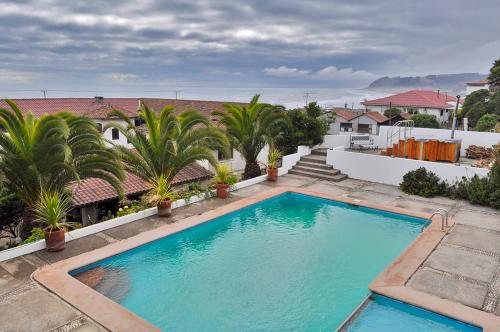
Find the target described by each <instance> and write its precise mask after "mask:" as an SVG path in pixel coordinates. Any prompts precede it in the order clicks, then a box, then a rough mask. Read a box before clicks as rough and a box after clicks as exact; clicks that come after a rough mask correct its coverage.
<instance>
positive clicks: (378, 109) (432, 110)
mask: <svg viewBox="0 0 500 332" xmlns="http://www.w3.org/2000/svg"><path fill="white" fill-rule="evenodd" d="M393 107H394V108H399V109H400V110H402V111H403V112H407V111H408V110H409V109H410V108H405V107H398V106H393ZM366 108H367V109H368V110H370V111H374V112H378V113H380V114H384V111H385V110H387V109H389V106H367V107H366ZM459 108H461V106H459ZM411 109H412V110H416V111H417V112H418V113H420V114H430V115H434V116H436V119H437V120H438V121H439V122H440V123H443V122H446V121H448V120H449V119H450V117H451V114H453V107H451V106H450V109H449V110H448V112H446V110H444V111H443V116H441V110H440V109H437V108H416V107H411Z"/></svg>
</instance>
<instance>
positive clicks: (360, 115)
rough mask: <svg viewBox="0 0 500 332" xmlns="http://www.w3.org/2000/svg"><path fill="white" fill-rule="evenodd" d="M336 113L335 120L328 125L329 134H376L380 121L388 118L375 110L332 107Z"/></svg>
mask: <svg viewBox="0 0 500 332" xmlns="http://www.w3.org/2000/svg"><path fill="white" fill-rule="evenodd" d="M333 111H335V113H336V114H337V116H336V118H335V122H334V123H332V124H331V125H330V130H329V132H328V133H329V134H333V135H336V134H345V133H366V134H373V135H377V134H378V129H379V126H380V124H381V123H383V122H384V121H386V120H388V119H387V117H386V116H384V115H383V114H380V113H377V112H372V111H369V112H365V111H364V110H348V109H345V108H335V109H333Z"/></svg>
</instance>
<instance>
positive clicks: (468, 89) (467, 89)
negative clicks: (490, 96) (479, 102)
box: [465, 84, 490, 96]
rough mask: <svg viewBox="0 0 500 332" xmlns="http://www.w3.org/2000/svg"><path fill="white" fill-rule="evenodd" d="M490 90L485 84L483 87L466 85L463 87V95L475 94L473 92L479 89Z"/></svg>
mask: <svg viewBox="0 0 500 332" xmlns="http://www.w3.org/2000/svg"><path fill="white" fill-rule="evenodd" d="M489 88H490V85H489V84H486V85H484V86H472V85H466V86H465V95H466V96H468V95H470V94H471V93H473V92H475V91H478V90H481V89H486V90H488V89H489Z"/></svg>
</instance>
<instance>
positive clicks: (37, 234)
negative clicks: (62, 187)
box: [21, 227, 45, 244]
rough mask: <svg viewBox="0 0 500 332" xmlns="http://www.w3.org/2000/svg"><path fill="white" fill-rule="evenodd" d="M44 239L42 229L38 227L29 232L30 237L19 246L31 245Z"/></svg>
mask: <svg viewBox="0 0 500 332" xmlns="http://www.w3.org/2000/svg"><path fill="white" fill-rule="evenodd" d="M44 238H45V235H44V232H43V229H41V228H40V227H35V228H33V229H32V230H31V235H30V236H28V237H27V238H26V239H25V240H24V241H23V242H21V244H27V243H33V242H36V241H38V240H42V239H44Z"/></svg>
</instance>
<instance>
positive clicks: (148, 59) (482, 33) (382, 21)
mask: <svg viewBox="0 0 500 332" xmlns="http://www.w3.org/2000/svg"><path fill="white" fill-rule="evenodd" d="M499 11H500V2H499V1H498V0H482V1H481V5H477V4H476V3H475V2H474V1H456V0H440V1H435V0H420V1H418V2H408V1H398V0H378V1H376V2H370V1H348V0H316V1H312V2H304V1H302V0H288V1H261V0H260V1H259V0H245V1H243V0H217V1H215V0H214V1H190V2H186V1H184V0H170V1H168V2H165V1H160V0H148V1H141V2H136V1H132V0H107V1H99V2H98V5H95V6H88V5H87V4H86V3H84V2H79V1H65V0H51V1H37V0H23V1H19V0H3V1H1V3H0V30H1V31H2V33H1V34H0V64H2V68H4V70H9V71H17V70H21V71H22V72H24V74H23V73H21V74H18V75H17V77H16V78H12V77H14V76H16V75H13V74H12V73H7V75H3V76H2V77H4V78H5V80H3V82H1V81H0V89H6V88H8V82H9V79H10V78H12V79H13V80H17V81H18V82H19V81H22V82H23V83H22V84H25V85H26V89H39V87H40V86H43V87H44V88H54V89H56V88H59V89H68V90H70V88H72V87H73V88H75V89H76V88H85V87H87V86H89V85H91V86H93V87H95V88H98V87H99V88H102V89H107V88H110V87H115V86H116V85H118V84H128V85H129V84H136V87H137V93H138V94H140V91H141V90H140V89H141V88H142V85H141V80H140V79H141V78H146V77H147V79H148V81H162V82H165V81H179V80H182V81H183V82H188V83H190V84H192V85H207V86H213V85H224V84H225V85H229V86H242V85H253V86H267V85H273V84H274V85H277V86H285V85H288V84H298V83H297V82H303V83H304V84H306V83H308V82H313V83H314V84H317V85H322V86H325V87H331V86H341V87H343V86H344V85H345V84H347V83H345V82H351V83H352V85H354V86H363V82H364V81H366V80H368V79H371V78H372V75H373V78H375V77H376V76H385V75H398V74H400V75H405V74H408V73H411V74H419V75H426V74H434V73H446V72H477V71H480V72H486V71H487V70H488V69H489V67H490V66H491V63H492V61H493V60H494V59H495V58H498V54H499V53H498V50H499V46H498V45H499V43H500V37H499V36H498V31H499V30H500V20H495V19H491V15H492V13H495V12H499ZM367 17H368V18H369V19H367ZM478 22H481V24H478ZM207 68H210V70H206V69H207ZM263 68H265V69H264V70H263ZM236 72H237V73H241V75H232V76H231V75H228V74H227V73H236ZM103 73H105V74H103ZM137 73H140V75H139V76H140V77H139V78H138V77H133V76H130V75H138V74H137ZM34 74H39V76H37V77H35V76H33V75H34ZM103 75H104V76H103ZM236 76H238V77H236ZM54 77H56V78H57V79H54ZM35 78H36V79H35ZM290 78H297V79H290ZM300 78H303V79H304V80H299V79H300ZM132 82H135V83H132ZM294 82H295V83H294ZM337 82H339V83H337ZM35 84H39V85H37V86H35Z"/></svg>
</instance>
